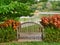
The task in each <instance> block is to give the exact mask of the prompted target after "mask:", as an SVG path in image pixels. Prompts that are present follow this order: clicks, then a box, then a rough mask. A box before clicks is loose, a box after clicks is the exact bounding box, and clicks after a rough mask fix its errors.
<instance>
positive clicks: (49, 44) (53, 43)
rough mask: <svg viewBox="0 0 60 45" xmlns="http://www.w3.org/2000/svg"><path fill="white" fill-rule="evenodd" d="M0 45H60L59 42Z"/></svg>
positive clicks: (3, 44)
mask: <svg viewBox="0 0 60 45" xmlns="http://www.w3.org/2000/svg"><path fill="white" fill-rule="evenodd" d="M0 45H60V43H58V42H50V43H48V42H10V43H2V44H0Z"/></svg>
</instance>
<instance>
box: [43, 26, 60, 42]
mask: <svg viewBox="0 0 60 45" xmlns="http://www.w3.org/2000/svg"><path fill="white" fill-rule="evenodd" d="M44 41H47V42H60V29H58V28H55V27H45V30H44Z"/></svg>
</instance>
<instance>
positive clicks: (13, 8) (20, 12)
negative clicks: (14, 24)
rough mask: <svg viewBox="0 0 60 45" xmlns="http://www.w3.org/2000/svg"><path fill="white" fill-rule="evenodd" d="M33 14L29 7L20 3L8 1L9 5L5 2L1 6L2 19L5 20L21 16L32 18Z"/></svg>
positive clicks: (0, 15) (0, 14) (0, 17)
mask: <svg viewBox="0 0 60 45" xmlns="http://www.w3.org/2000/svg"><path fill="white" fill-rule="evenodd" d="M7 1H8V0H7ZM3 4H5V5H3ZM31 12H33V11H32V10H31V8H30V6H29V5H27V4H26V3H25V4H24V3H21V2H18V1H11V0H10V2H9V1H8V3H5V2H4V0H3V1H2V3H1V5H0V19H3V18H4V17H8V18H15V17H20V16H31V14H30V13H31Z"/></svg>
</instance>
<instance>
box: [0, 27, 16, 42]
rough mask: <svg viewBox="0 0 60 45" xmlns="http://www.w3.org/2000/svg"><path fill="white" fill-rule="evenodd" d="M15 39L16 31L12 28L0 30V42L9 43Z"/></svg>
mask: <svg viewBox="0 0 60 45" xmlns="http://www.w3.org/2000/svg"><path fill="white" fill-rule="evenodd" d="M15 39H16V31H15V30H13V29H12V27H8V28H0V42H9V41H12V40H15Z"/></svg>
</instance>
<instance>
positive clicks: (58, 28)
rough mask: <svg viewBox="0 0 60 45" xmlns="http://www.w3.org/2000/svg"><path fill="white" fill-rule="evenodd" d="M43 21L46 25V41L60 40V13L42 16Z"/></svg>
mask: <svg viewBox="0 0 60 45" xmlns="http://www.w3.org/2000/svg"><path fill="white" fill-rule="evenodd" d="M41 20H42V21H41V23H42V25H43V26H44V29H45V30H44V35H45V36H44V41H47V42H53V41H54V42H60V15H57V14H55V15H53V16H50V17H42V18H41Z"/></svg>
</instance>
